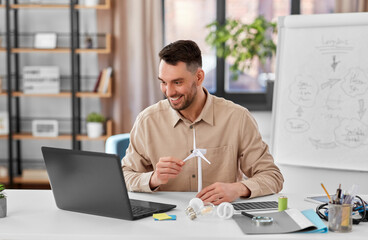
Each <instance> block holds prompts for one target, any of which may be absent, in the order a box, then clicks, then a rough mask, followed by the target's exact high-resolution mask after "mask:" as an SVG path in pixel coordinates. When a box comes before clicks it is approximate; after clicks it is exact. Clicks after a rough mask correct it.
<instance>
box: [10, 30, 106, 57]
mask: <svg viewBox="0 0 368 240" xmlns="http://www.w3.org/2000/svg"><path fill="white" fill-rule="evenodd" d="M4 51H6V50H5V49H4ZM11 52H12V53H70V52H71V49H70V48H55V49H39V48H12V49H11ZM75 52H76V53H79V54H82V53H97V54H109V53H111V34H106V37H105V48H78V49H76V50H75Z"/></svg>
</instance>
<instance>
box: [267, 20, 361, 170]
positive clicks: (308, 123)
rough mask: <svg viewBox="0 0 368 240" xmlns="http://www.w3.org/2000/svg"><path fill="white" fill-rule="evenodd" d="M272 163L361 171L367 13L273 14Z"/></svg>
mask: <svg viewBox="0 0 368 240" xmlns="http://www.w3.org/2000/svg"><path fill="white" fill-rule="evenodd" d="M278 25H279V26H278V27H279V32H278V34H279V39H278V50H277V51H278V52H277V67H276V69H277V72H276V81H275V90H274V91H275V92H274V101H273V126H272V137H271V151H272V153H273V155H274V157H275V160H276V162H277V163H284V164H292V165H299V166H312V167H322V168H335V169H349V170H361V171H368V111H367V109H368V13H345V14H321V15H298V16H297V15H293V16H286V17H281V18H279V23H278Z"/></svg>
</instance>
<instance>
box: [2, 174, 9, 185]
mask: <svg viewBox="0 0 368 240" xmlns="http://www.w3.org/2000/svg"><path fill="white" fill-rule="evenodd" d="M0 183H2V184H5V185H6V184H8V183H9V177H8V176H6V177H0Z"/></svg>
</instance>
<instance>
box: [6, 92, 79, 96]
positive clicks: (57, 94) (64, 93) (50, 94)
mask: <svg viewBox="0 0 368 240" xmlns="http://www.w3.org/2000/svg"><path fill="white" fill-rule="evenodd" d="M12 95H13V96H14V97H71V96H72V94H71V93H70V92H61V93H42V94H41V93H37V94H31V93H23V92H13V94H12Z"/></svg>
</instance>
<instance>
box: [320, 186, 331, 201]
mask: <svg viewBox="0 0 368 240" xmlns="http://www.w3.org/2000/svg"><path fill="white" fill-rule="evenodd" d="M321 186H322V188H323V190H325V192H326V194H327V197H328V199H329V200H330V202H331V203H332V200H331V197H330V194H328V192H327V190H326V188H325V186H323V183H321Z"/></svg>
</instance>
